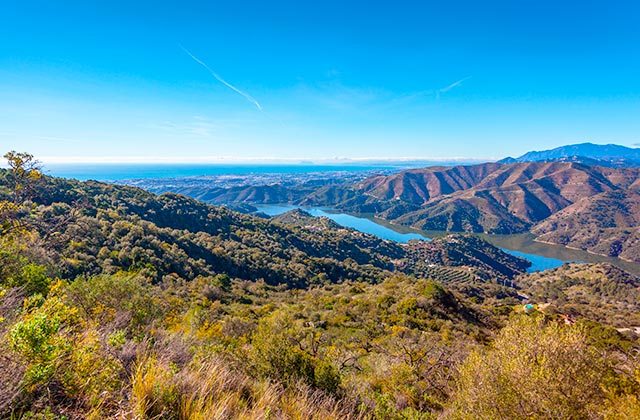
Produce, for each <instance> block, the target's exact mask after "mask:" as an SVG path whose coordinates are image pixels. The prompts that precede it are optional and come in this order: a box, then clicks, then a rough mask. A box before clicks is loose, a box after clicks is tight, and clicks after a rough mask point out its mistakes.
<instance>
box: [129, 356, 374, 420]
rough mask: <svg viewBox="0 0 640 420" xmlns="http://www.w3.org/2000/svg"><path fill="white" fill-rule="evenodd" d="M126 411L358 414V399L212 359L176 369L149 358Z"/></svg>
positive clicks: (217, 417) (153, 414)
mask: <svg viewBox="0 0 640 420" xmlns="http://www.w3.org/2000/svg"><path fill="white" fill-rule="evenodd" d="M128 411H129V412H128V416H126V417H134V418H164V417H171V418H179V419H194V420H205V419H206V420H223V419H246V420H249V419H251V420H254V419H257V420H260V419H265V420H266V419H292V420H298V419H300V420H302V419H338V418H339V419H356V418H361V417H362V416H360V415H358V414H357V412H356V409H355V404H346V403H344V402H338V401H336V400H335V399H334V398H332V397H330V396H327V395H326V394H323V393H322V392H320V391H317V390H312V389H310V388H309V387H308V386H306V385H304V384H299V385H298V386H296V387H292V388H289V389H285V388H283V387H281V386H279V385H275V384H272V383H269V382H266V381H261V380H254V379H251V378H249V377H248V376H246V375H245V374H243V373H240V372H236V371H233V370H232V369H231V368H230V367H229V366H227V365H226V364H225V363H224V361H222V360H220V359H218V358H212V359H209V360H206V361H203V362H193V363H192V364H190V365H189V366H188V367H186V368H184V369H182V370H181V371H178V372H175V371H173V370H172V369H171V367H170V366H168V365H167V364H166V363H164V362H163V361H161V360H159V359H157V358H155V357H148V358H146V359H144V360H142V361H140V362H139V363H138V365H137V367H136V369H135V371H134V374H133V377H132V385H131V401H130V407H129V410H128Z"/></svg>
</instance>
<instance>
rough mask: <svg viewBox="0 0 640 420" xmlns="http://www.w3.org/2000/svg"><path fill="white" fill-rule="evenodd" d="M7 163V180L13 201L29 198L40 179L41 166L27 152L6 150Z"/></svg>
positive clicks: (18, 202)
mask: <svg viewBox="0 0 640 420" xmlns="http://www.w3.org/2000/svg"><path fill="white" fill-rule="evenodd" d="M4 158H5V159H7V164H8V165H9V176H8V181H9V185H10V188H11V190H12V195H13V202H14V203H17V204H20V203H22V202H24V201H27V200H29V199H30V198H31V197H32V195H33V192H34V189H35V187H36V185H37V184H38V183H39V182H40V180H41V179H42V166H41V164H40V162H39V161H38V160H36V159H35V158H34V157H33V155H31V154H29V153H18V152H15V151H11V152H8V153H6V154H5V155H4Z"/></svg>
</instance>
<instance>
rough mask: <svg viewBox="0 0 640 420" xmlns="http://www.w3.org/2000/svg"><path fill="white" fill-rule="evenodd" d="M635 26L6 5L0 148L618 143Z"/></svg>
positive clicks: (609, 20) (294, 154) (638, 135)
mask: <svg viewBox="0 0 640 420" xmlns="http://www.w3.org/2000/svg"><path fill="white" fill-rule="evenodd" d="M11 3H12V4H11ZM639 16H640V5H639V4H638V2H635V1H626V0H621V1H615V2H612V1H584V0H583V1H557V0H556V1H540V0H539V1H529V0H519V1H513V0H511V1H483V2H479V1H447V2H444V1H440V2H433V1H402V0H396V1H393V2H376V1H371V0H370V1H345V0H343V1H333V0H329V1H322V2H301V1H260V2H258V1H255V2H243V1H233V2H232V1H229V2H215V1H206V2H205V1H180V2H178V1H171V2H169V1H127V2H124V1H117V0H116V1H95V2H88V1H86V0H85V1H78V2H76V1H56V2H52V1H46V2H45V1H42V2H36V1H29V0H21V1H15V2H5V3H4V4H2V5H1V6H0V146H1V148H2V149H3V150H8V149H16V150H24V151H29V152H31V153H33V154H35V155H37V156H39V157H41V158H42V159H44V160H45V161H46V160H49V161H63V160H80V161H82V160H85V161H97V160H114V161H119V160H129V161H131V160H133V161H136V160H151V161H172V160H180V161H183V160H184V161H189V160H194V161H202V160H217V159H225V160H227V161H228V160H246V159H254V158H255V159H273V158H279V159H294V160H295V159H299V158H308V159H333V158H452V157H465V158H494V157H495V158H499V157H503V156H506V155H519V154H522V153H524V152H526V151H528V150H536V149H537V150H539V149H546V148H551V147H555V146H559V145H562V144H568V143H576V142H583V141H593V142H596V143H618V144H623V145H627V146H633V145H636V144H638V143H640V22H639V20H640V18H639ZM185 49H186V50H187V51H185ZM188 52H190V53H191V55H192V56H190V55H189V54H188ZM205 66H207V67H208V69H207V68H205ZM213 73H215V75H216V76H214V75H213ZM216 77H217V78H216ZM259 108H260V109H259Z"/></svg>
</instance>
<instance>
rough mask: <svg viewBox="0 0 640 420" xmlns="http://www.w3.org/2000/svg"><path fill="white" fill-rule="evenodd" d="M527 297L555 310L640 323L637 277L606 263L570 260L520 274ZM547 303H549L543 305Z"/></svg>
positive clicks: (610, 321)
mask: <svg viewBox="0 0 640 420" xmlns="http://www.w3.org/2000/svg"><path fill="white" fill-rule="evenodd" d="M516 283H517V284H518V285H519V286H520V287H522V288H523V289H524V290H526V291H527V293H529V294H530V298H531V301H532V302H534V303H537V304H541V305H544V306H546V309H545V312H547V313H551V312H554V311H555V312H559V313H562V314H566V315H570V316H572V317H574V318H587V319H591V320H595V321H599V322H603V323H608V324H611V325H615V326H618V327H637V326H640V315H639V314H640V278H638V277H636V276H633V275H631V274H629V273H627V272H625V271H623V270H621V269H619V268H617V267H614V266H612V265H610V264H592V265H587V264H570V265H564V266H562V267H560V268H557V269H555V270H551V271H547V272H544V273H535V274H530V275H525V276H521V277H519V278H517V279H516ZM547 305H550V306H547Z"/></svg>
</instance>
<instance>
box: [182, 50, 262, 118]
mask: <svg viewBox="0 0 640 420" xmlns="http://www.w3.org/2000/svg"><path fill="white" fill-rule="evenodd" d="M180 48H182V50H183V51H184V52H185V53H187V55H189V57H191V58H192V59H193V60H194V61H195V62H196V63H198V64H200V65H201V66H202V67H204V68H205V69H206V70H207V71H208V72H209V73H210V74H211V75H212V76H213V77H214V78H215V79H216V80H217V81H218V82H220V83H222V84H223V85H225V86H226V87H228V88H229V89H231V90H232V91H234V92H235V93H237V94H238V95H240V96H242V97H244V98H245V99H246V100H247V101H249V102H251V103H252V104H253V105H255V107H256V108H258V110H259V111H262V105H260V102H258V101H257V100H256V99H255V98H254V97H253V96H251V95H249V94H248V93H246V92H243V91H242V90H240V89H238V88H237V87H235V86H234V85H232V84H231V83H229V82H227V81H226V80H224V79H223V78H222V77H220V75H219V74H218V73H216V72H215V71H213V70H212V69H211V67H209V66H208V65H207V64H206V63H205V62H204V61H202V60H200V59H199V58H198V57H196V56H195V55H193V54H192V53H191V51H189V50H188V49H186V48H185V47H183V46H182V45H180Z"/></svg>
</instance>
